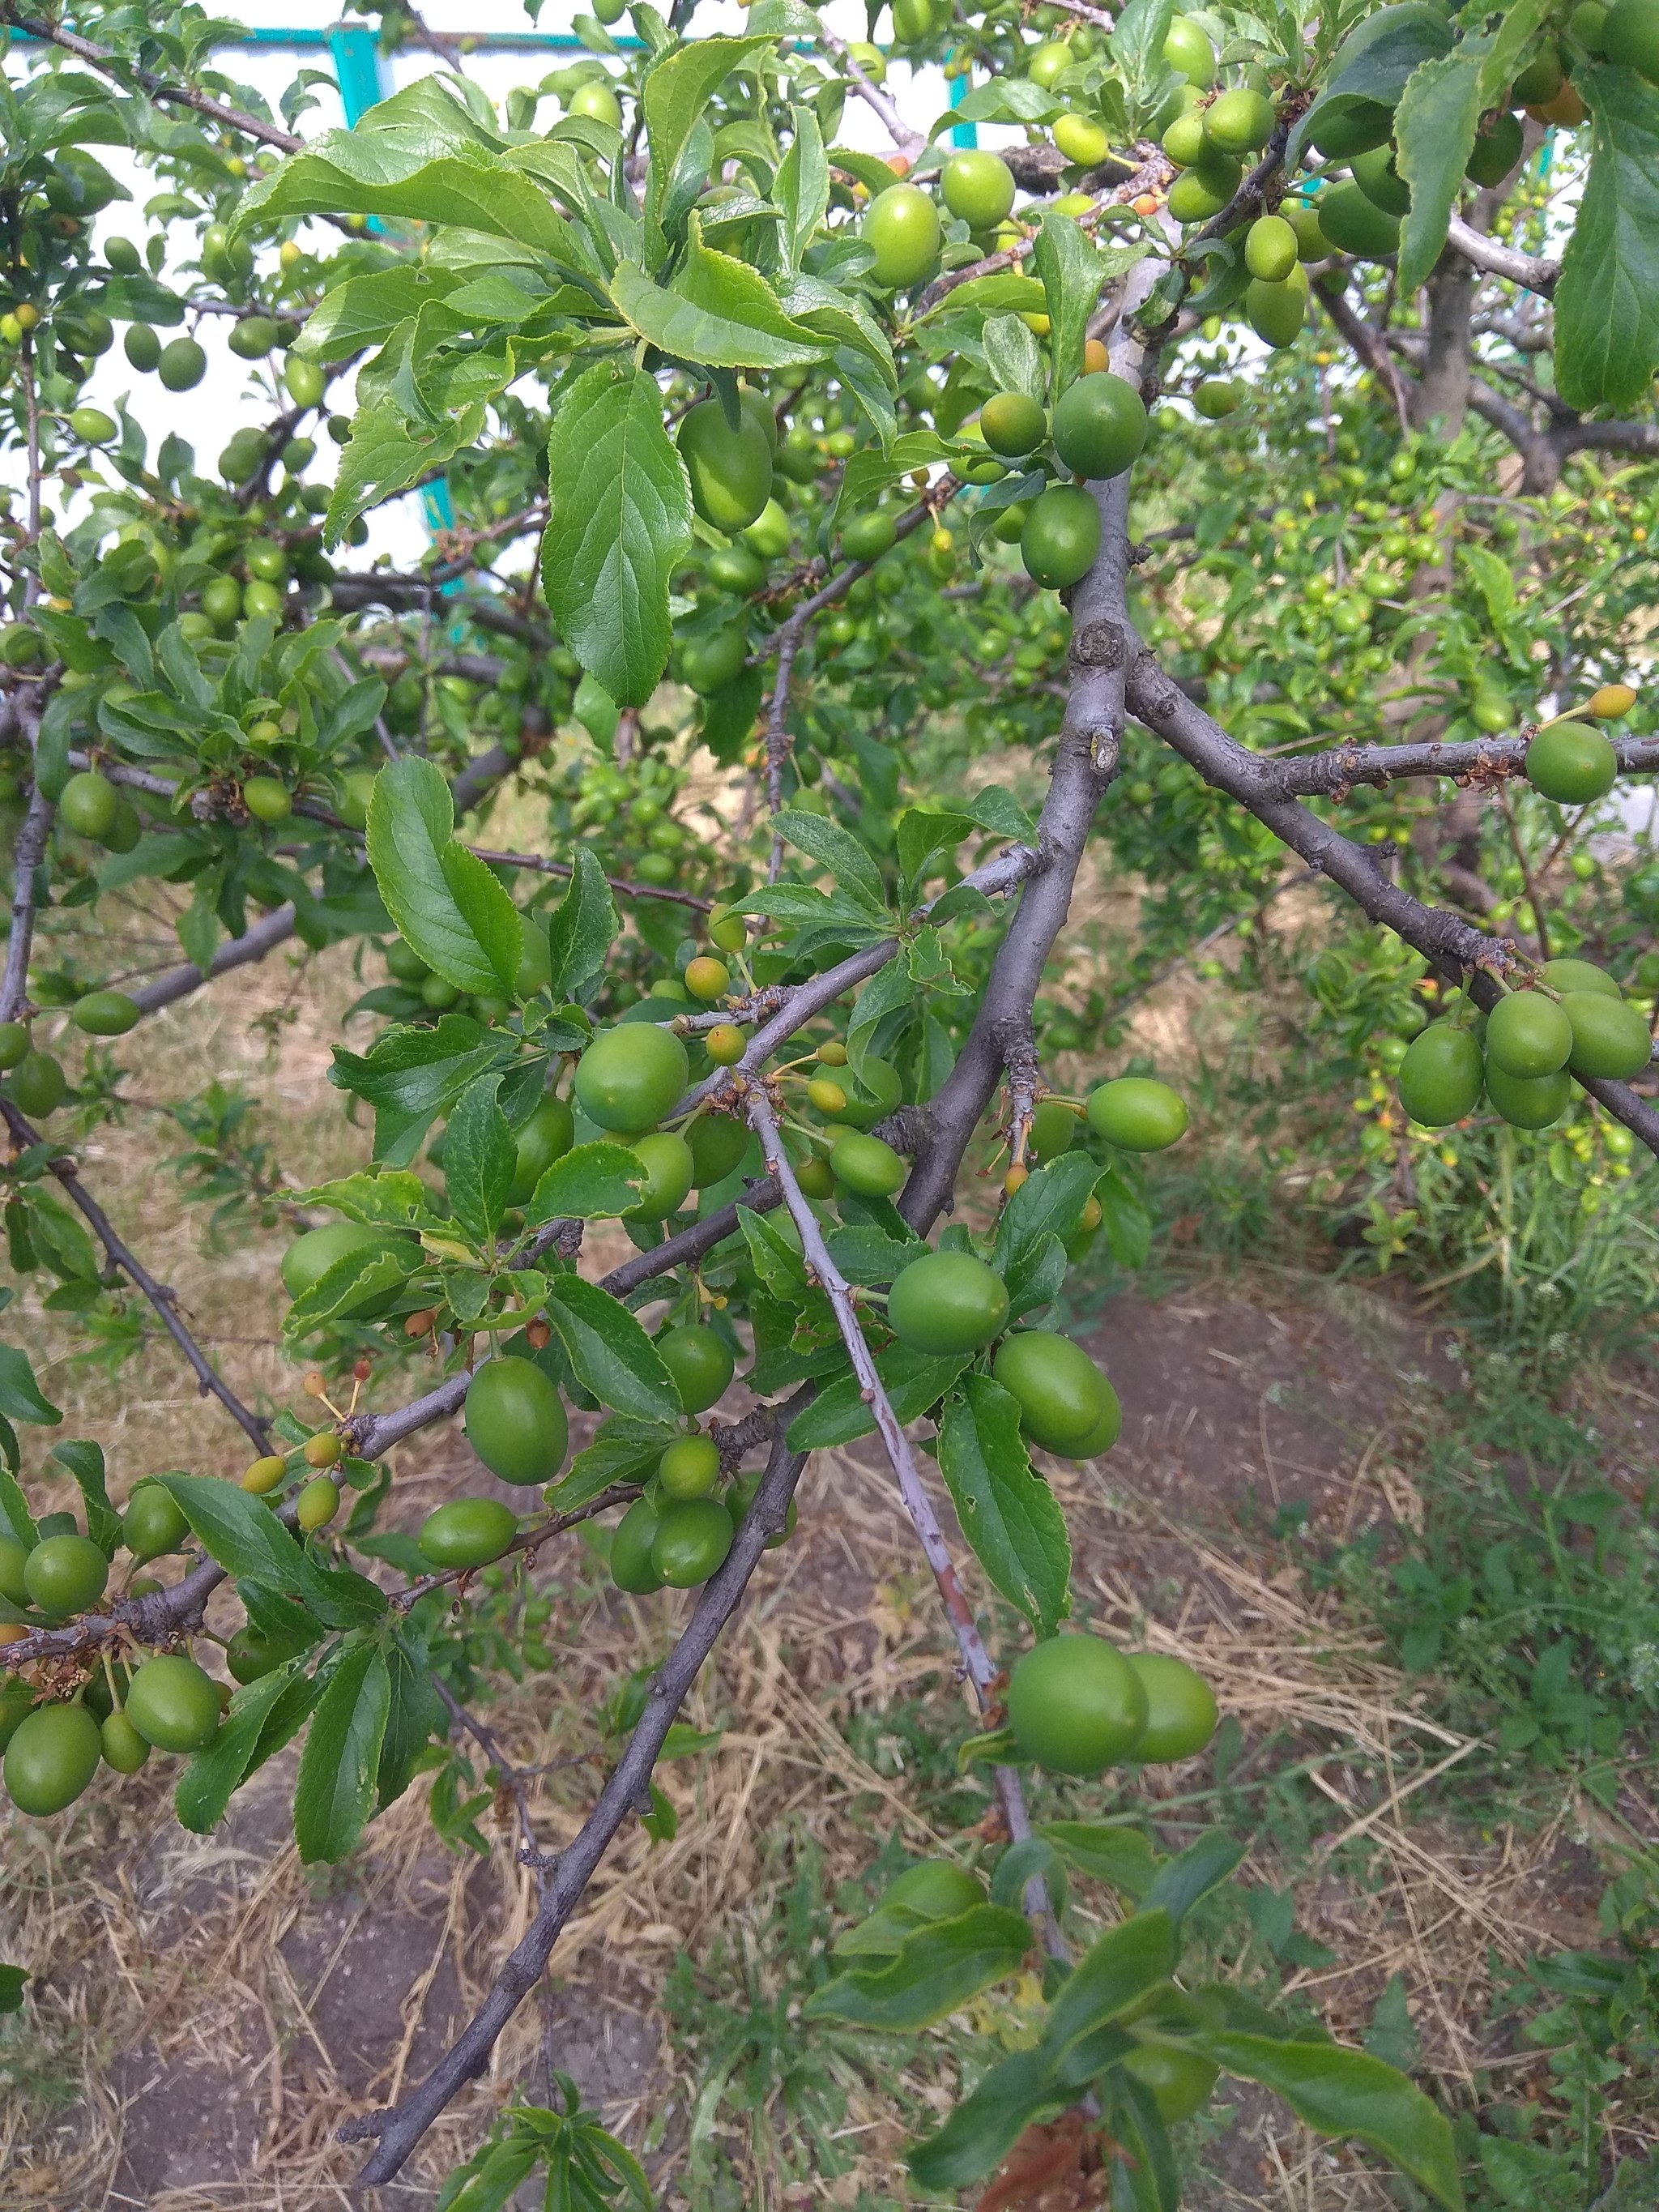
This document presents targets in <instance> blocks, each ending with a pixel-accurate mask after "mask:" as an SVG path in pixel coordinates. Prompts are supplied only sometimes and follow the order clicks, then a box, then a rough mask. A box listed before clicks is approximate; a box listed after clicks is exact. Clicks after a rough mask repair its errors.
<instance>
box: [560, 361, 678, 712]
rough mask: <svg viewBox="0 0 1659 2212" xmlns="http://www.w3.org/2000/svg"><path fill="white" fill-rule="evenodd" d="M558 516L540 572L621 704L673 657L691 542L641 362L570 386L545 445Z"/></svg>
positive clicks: (566, 629) (583, 654) (607, 367)
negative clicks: (676, 584) (674, 624)
mask: <svg viewBox="0 0 1659 2212" xmlns="http://www.w3.org/2000/svg"><path fill="white" fill-rule="evenodd" d="M548 471H549V481H550V486H551V491H552V503H553V504H552V513H551V515H550V519H549V521H548V526H547V533H546V536H545V537H544V539H543V541H542V578H543V581H544V585H545V586H546V590H547V599H548V605H550V607H551V609H552V611H553V617H554V620H555V621H556V623H557V624H558V628H559V633H560V635H561V636H562V637H563V638H564V640H565V641H566V642H567V643H568V646H569V647H570V649H571V651H572V652H573V653H575V654H576V656H577V658H578V659H580V662H581V664H582V665H583V667H584V668H586V670H587V671H589V673H590V674H591V675H592V676H593V677H595V678H597V679H598V681H599V683H600V684H603V685H604V687H605V690H606V691H607V692H608V693H609V694H610V695H611V698H613V699H614V700H616V701H617V704H618V705H620V706H623V707H642V706H643V705H644V704H645V702H646V701H647V699H648V698H649V697H650V696H651V694H652V692H653V690H655V689H656V686H657V682H658V679H659V678H660V676H661V674H662V672H663V670H664V669H665V667H666V666H667V665H668V652H669V647H670V645H671V642H672V631H671V627H670V623H669V615H668V586H669V580H670V578H671V576H672V574H673V573H674V570H675V568H677V567H678V564H679V561H680V557H681V556H682V555H683V554H684V551H685V550H686V548H687V546H688V545H690V543H691V492H690V485H689V483H687V480H686V474H685V470H684V465H683V464H682V462H681V460H680V457H679V455H678V453H676V452H675V450H674V448H673V447H672V445H671V443H670V441H669V438H668V434H667V432H666V431H665V429H664V428H663V420H662V394H661V392H659V390H658V389H657V386H656V383H655V381H654V380H653V379H652V378H651V377H649V376H647V375H646V374H645V373H644V371H643V370H642V369H628V368H623V366H622V365H621V364H620V363H618V362H600V363H599V365H598V367H596V368H591V369H589V370H588V372H587V374H586V375H585V376H583V377H582V378H580V380H578V382H577V383H576V384H575V385H574V386H573V387H572V389H571V390H570V391H569V392H567V393H566V395H565V398H564V400H563V402H562V404H561V406H560V408H559V411H558V413H557V415H556V416H555V417H554V421H553V431H552V436H551V438H550V441H549V444H548Z"/></svg>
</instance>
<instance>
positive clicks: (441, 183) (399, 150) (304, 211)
mask: <svg viewBox="0 0 1659 2212" xmlns="http://www.w3.org/2000/svg"><path fill="white" fill-rule="evenodd" d="M300 215H379V216H404V217H406V218H408V219H409V220H410V221H413V222H434V223H453V224H454V225H456V226H457V227H458V228H460V229H463V230H477V231H483V232H484V233H485V234H486V235H487V236H489V237H491V238H506V239H511V240H513V243H514V244H515V245H520V246H532V247H533V248H535V249H536V250H537V251H538V252H542V253H547V254H550V255H552V256H553V257H554V258H563V257H565V255H566V254H567V252H568V241H569V240H570V237H571V227H570V225H569V224H568V222H566V221H565V219H564V217H563V216H562V215H560V214H559V212H558V211H557V210H556V208H555V207H554V206H553V204H552V203H551V202H550V200H549V198H548V197H547V195H546V193H545V192H544V191H542V189H541V188H540V186H539V185H537V184H536V183H535V182H534V181H533V180H532V179H531V178H529V177H527V176H526V175H525V174H524V173H523V171H522V170H521V169H520V168H518V167H515V166H513V163H512V162H510V161H505V160H503V159H502V158H501V156H500V155H496V154H494V153H492V152H491V151H490V150H489V149H488V148H487V147H484V146H478V145H472V146H469V145H464V144H461V145H457V146H456V147H455V148H454V149H453V151H451V152H447V153H445V154H443V155H440V156H439V158H437V159H436V160H428V159H426V158H425V157H424V151H423V149H420V148H417V147H411V146H410V145H408V144H406V143H399V142H398V139H397V138H396V137H394V136H393V135H392V133H390V132H388V131H385V130H384V129H380V130H375V129H374V128H370V129H368V130H357V131H325V132H324V133H323V134H322V136H321V137H319V138H318V139H317V140H315V141H314V142H313V144H312V145H310V146H309V147H307V149H306V151H305V152H304V153H302V154H295V155H290V157H289V160H287V161H284V162H283V165H282V167H280V168H279V169H277V170H276V171H275V172H274V173H273V174H272V175H270V177H268V178H266V179H264V181H263V182H262V183H260V184H257V185H252V187H251V188H250V189H249V191H246V193H244V195H243V197H242V200H241V204H240V206H239V207H238V208H237V210H236V214H235V217H234V221H233V223H232V226H231V229H232V234H233V236H234V235H236V234H240V232H242V231H243V230H245V229H246V228H247V227H248V225H249V224H250V223H252V222H261V223H266V224H269V223H271V222H276V221H277V220H278V219H279V218H283V217H288V216H300Z"/></svg>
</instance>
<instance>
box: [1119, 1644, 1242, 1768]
mask: <svg viewBox="0 0 1659 2212" xmlns="http://www.w3.org/2000/svg"><path fill="white" fill-rule="evenodd" d="M1124 1656H1126V1658H1127V1660H1128V1662H1129V1664H1130V1666H1131V1667H1132V1668H1133V1669H1134V1671H1135V1673H1136V1674H1138V1675H1139V1678H1140V1686H1141V1688H1142V1689H1143V1690H1144V1691H1145V1692H1146V1727H1145V1728H1144V1729H1142V1730H1141V1732H1140V1735H1139V1736H1138V1737H1137V1738H1136V1740H1135V1747H1134V1752H1133V1757H1135V1758H1136V1759H1140V1760H1141V1761H1143V1762H1146V1761H1148V1760H1153V1759H1157V1760H1160V1761H1161V1760H1165V1759H1194V1758H1195V1757H1196V1756H1197V1754H1198V1753H1200V1751H1202V1750H1203V1749H1204V1747H1205V1746H1206V1744H1207V1743H1208V1742H1209V1741H1210V1739H1211V1737H1212V1735H1214V1734H1215V1731H1216V1724H1217V1723H1218V1720H1219V1719H1220V1714H1219V1713H1218V1711H1217V1708H1216V1702H1215V1692H1213V1691H1212V1689H1211V1687H1210V1686H1209V1684H1208V1683H1207V1682H1206V1680H1205V1679H1204V1677H1203V1676H1202V1675H1201V1674H1199V1673H1198V1672H1197V1670H1196V1668H1192V1667H1189V1666H1188V1664H1187V1662H1186V1661H1185V1660H1184V1659H1176V1658H1173V1657H1171V1656H1169V1655H1168V1654H1166V1653H1164V1652H1161V1651H1130V1652H1127V1653H1126V1654H1125V1655H1124Z"/></svg>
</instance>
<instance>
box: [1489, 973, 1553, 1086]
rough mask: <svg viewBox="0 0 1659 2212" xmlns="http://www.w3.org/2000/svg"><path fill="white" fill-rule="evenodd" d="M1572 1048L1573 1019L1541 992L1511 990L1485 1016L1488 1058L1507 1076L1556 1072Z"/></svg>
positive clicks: (1531, 1076)
mask: <svg viewBox="0 0 1659 2212" xmlns="http://www.w3.org/2000/svg"><path fill="white" fill-rule="evenodd" d="M1571 1050H1572V1024H1571V1021H1570V1020H1569V1019H1568V1018H1567V1016H1566V1015H1565V1013H1564V1012H1562V1010H1561V1007H1560V1006H1559V1005H1558V1004H1557V1002H1556V1001H1555V1000H1553V999H1547V998H1546V997H1545V996H1544V994H1543V993H1542V992H1541V991H1511V992H1510V994H1508V996H1507V997H1505V998H1502V999H1500V1000H1498V1004H1497V1005H1496V1006H1494V1007H1493V1008H1492V1012H1490V1013H1489V1014H1488V1015H1487V1017H1486V1059H1487V1061H1488V1063H1489V1065H1493V1066H1497V1067H1498V1069H1499V1070H1500V1071H1501V1072H1502V1073H1504V1074H1505V1075H1518V1076H1522V1077H1525V1078H1526V1079H1528V1080H1529V1081H1535V1080H1536V1079H1538V1078H1539V1077H1540V1076H1544V1075H1553V1074H1554V1073H1555V1071H1556V1070H1557V1068H1559V1067H1565V1066H1566V1064H1567V1056H1568V1054H1570V1053H1571Z"/></svg>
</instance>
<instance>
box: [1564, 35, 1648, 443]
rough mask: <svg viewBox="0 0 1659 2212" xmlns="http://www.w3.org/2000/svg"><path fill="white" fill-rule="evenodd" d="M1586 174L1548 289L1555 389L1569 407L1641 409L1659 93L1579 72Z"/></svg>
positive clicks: (1622, 77) (1608, 74) (1620, 76)
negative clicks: (1585, 115)
mask: <svg viewBox="0 0 1659 2212" xmlns="http://www.w3.org/2000/svg"><path fill="white" fill-rule="evenodd" d="M1574 81H1575V82H1576V83H1577V86H1578V88H1579V90H1580V91H1581V92H1582V93H1583V96H1584V100H1585V104H1586V105H1587V106H1588V107H1589V112H1590V167H1589V179H1587V181H1586V183H1585V185H1584V191H1583V199H1582V200H1581V201H1580V203H1579V207H1578V220H1577V222H1576V223H1574V225H1573V228H1572V236H1571V238H1570V239H1569V240H1568V241H1567V249H1566V252H1565V254H1564V255H1563V257H1562V261H1561V276H1560V281H1559V283H1558V284H1557V285H1556V288H1555V348H1556V351H1555V380H1556V384H1557V386H1558V387H1559V391H1560V394H1561V397H1562V398H1563V399H1564V400H1565V402H1566V404H1567V405H1568V406H1569V407H1577V408H1589V407H1601V406H1607V407H1632V406H1635V405H1636V404H1638V402H1644V401H1645V400H1646V399H1647V398H1648V396H1649V391H1648V387H1649V385H1650V381H1651V380H1652V376H1653V371H1654V368H1655V365H1656V363H1659V91H1656V89H1655V88H1654V87H1653V86H1652V85H1650V84H1648V83H1646V82H1644V80H1643V79H1642V78H1641V77H1639V76H1637V75H1636V74H1635V72H1634V71H1633V70H1621V69H1607V68H1605V67H1601V68H1595V69H1589V70H1580V71H1579V72H1578V73H1577V76H1576V77H1575V80H1574Z"/></svg>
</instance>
